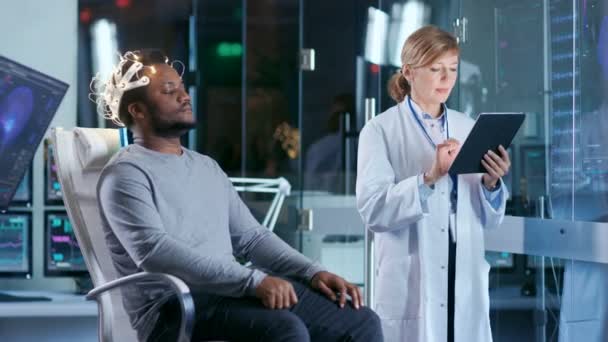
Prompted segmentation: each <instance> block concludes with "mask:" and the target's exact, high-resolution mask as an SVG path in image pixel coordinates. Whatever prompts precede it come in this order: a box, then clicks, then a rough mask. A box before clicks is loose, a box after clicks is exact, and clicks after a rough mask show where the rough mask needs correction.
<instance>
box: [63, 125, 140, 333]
mask: <svg viewBox="0 0 608 342" xmlns="http://www.w3.org/2000/svg"><path fill="white" fill-rule="evenodd" d="M51 139H52V143H53V145H54V146H55V162H56V164H57V174H58V176H59V182H60V183H61V189H62V191H63V200H64V203H65V207H66V210H67V212H68V216H69V217H70V221H71V223H72V226H73V227H74V232H75V233H76V238H77V240H78V244H79V245H80V250H81V252H82V255H83V256H84V260H85V262H86V265H87V268H88V270H89V273H90V275H91V279H92V281H93V285H94V286H96V287H97V286H99V285H102V284H104V283H106V282H108V281H111V280H114V279H116V278H117V272H116V269H115V268H114V265H113V263H112V258H111V256H110V252H109V249H108V248H107V245H106V242H105V237H104V232H103V228H102V225H101V216H100V213H99V207H98V203H97V181H98V180H99V175H100V173H101V170H102V169H103V167H104V166H105V165H106V164H107V162H108V161H109V160H110V158H111V157H112V156H113V155H114V154H115V153H116V152H117V151H118V150H119V149H120V147H121V146H120V134H119V130H118V129H103V128H80V127H76V128H74V129H73V130H64V129H62V128H55V129H53V132H52V135H51ZM98 305H99V306H98V308H99V310H98V311H99V332H98V333H99V339H100V341H103V342H106V341H114V342H116V341H137V337H136V336H137V334H136V332H135V331H134V330H133V328H132V327H131V324H130V322H129V318H128V315H127V313H126V312H125V310H124V308H123V305H122V299H121V296H120V290H114V291H110V292H108V293H107V294H103V295H101V297H100V299H99V300H98Z"/></svg>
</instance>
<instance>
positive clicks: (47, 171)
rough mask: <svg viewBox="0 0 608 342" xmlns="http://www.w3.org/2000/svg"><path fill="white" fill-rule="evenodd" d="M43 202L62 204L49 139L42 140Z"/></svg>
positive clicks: (53, 155) (52, 150)
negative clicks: (43, 166)
mask: <svg viewBox="0 0 608 342" xmlns="http://www.w3.org/2000/svg"><path fill="white" fill-rule="evenodd" d="M44 165H45V168H44V197H45V199H44V203H46V204H47V205H61V204H63V194H62V192H61V184H60V183H59V176H58V175H57V164H56V163H55V153H54V149H53V144H51V141H50V140H48V139H47V140H45V141H44Z"/></svg>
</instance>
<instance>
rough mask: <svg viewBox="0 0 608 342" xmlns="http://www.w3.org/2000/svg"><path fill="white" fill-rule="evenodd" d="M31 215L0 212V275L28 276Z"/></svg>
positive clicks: (29, 272) (29, 270) (29, 271)
mask: <svg viewBox="0 0 608 342" xmlns="http://www.w3.org/2000/svg"><path fill="white" fill-rule="evenodd" d="M31 221H32V220H31V215H30V214H29V213H12V212H8V213H0V276H23V277H28V278H29V277H30V275H31V269H32V262H31V252H32V249H31V235H32V229H31Z"/></svg>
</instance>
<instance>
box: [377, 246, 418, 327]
mask: <svg viewBox="0 0 608 342" xmlns="http://www.w3.org/2000/svg"><path fill="white" fill-rule="evenodd" d="M421 302H422V294H421V291H420V260H419V259H418V258H417V257H413V258H412V256H403V257H400V258H398V259H388V260H385V261H384V262H383V263H382V264H381V265H379V268H378V270H377V273H376V312H377V313H378V316H380V318H381V319H397V320H403V319H416V318H419V317H421Z"/></svg>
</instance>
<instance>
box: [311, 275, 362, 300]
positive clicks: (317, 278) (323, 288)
mask: <svg viewBox="0 0 608 342" xmlns="http://www.w3.org/2000/svg"><path fill="white" fill-rule="evenodd" d="M311 285H312V288H313V289H315V290H318V291H320V292H321V293H323V294H324V295H325V296H327V298H329V299H331V300H332V301H334V302H335V301H336V300H338V298H337V296H336V292H337V293H338V295H339V296H340V298H339V303H340V307H341V308H343V307H344V303H346V294H348V295H350V297H351V299H352V304H353V306H354V307H355V309H359V308H360V307H361V306H363V296H362V295H361V291H360V290H359V288H358V287H357V286H356V285H353V284H351V283H349V282H347V281H346V280H344V279H343V278H341V277H339V276H337V275H335V274H333V273H329V272H326V271H321V272H319V273H317V274H315V275H314V277H312V282H311Z"/></svg>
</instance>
